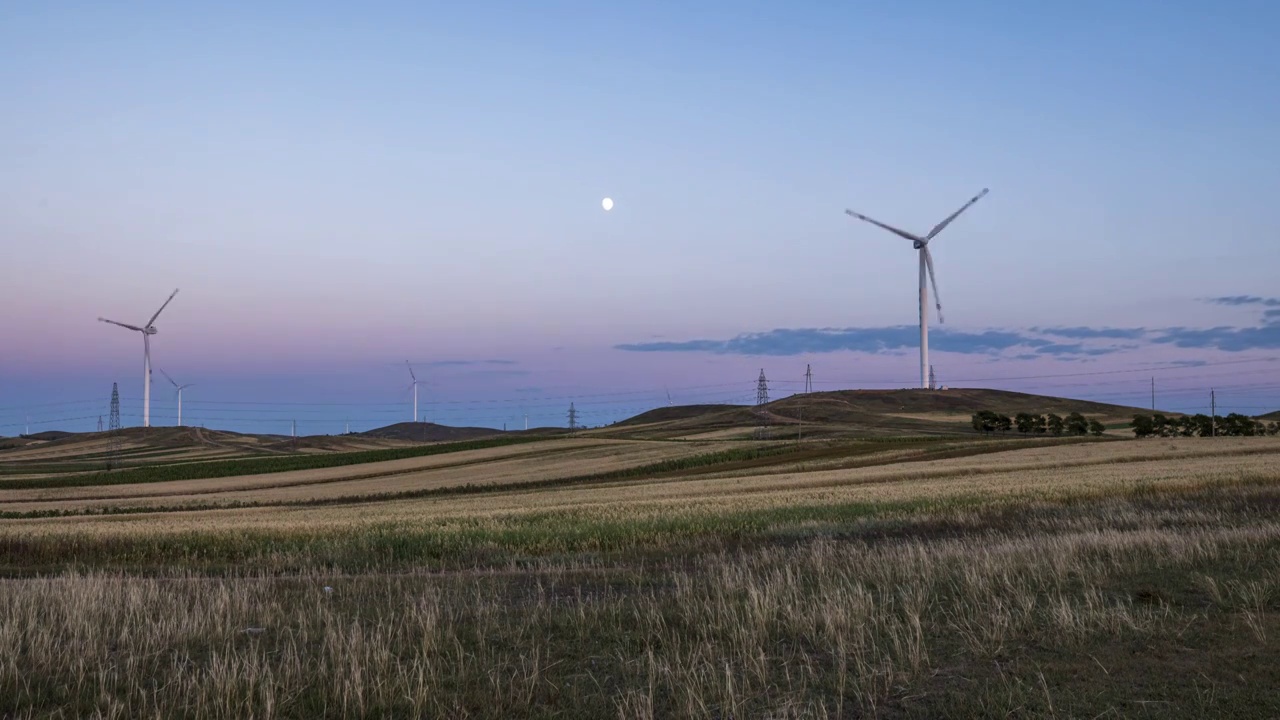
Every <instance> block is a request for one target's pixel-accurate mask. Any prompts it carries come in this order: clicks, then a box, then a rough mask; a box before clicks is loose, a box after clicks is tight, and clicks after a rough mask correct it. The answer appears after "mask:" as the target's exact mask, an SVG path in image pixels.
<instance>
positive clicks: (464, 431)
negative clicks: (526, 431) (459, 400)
mask: <svg viewBox="0 0 1280 720" xmlns="http://www.w3.org/2000/svg"><path fill="white" fill-rule="evenodd" d="M355 434H356V435H358V436H360V437H367V438H377V439H379V440H408V441H411V442H457V441H459V440H475V439H478V438H485V437H493V436H494V435H501V434H503V433H502V431H501V430H495V429H493V428H482V427H452V426H450V425H437V424H436V423H429V422H405V423H396V424H394V425H387V426H386V427H380V428H377V429H374V430H367V431H365V432H362V433H355Z"/></svg>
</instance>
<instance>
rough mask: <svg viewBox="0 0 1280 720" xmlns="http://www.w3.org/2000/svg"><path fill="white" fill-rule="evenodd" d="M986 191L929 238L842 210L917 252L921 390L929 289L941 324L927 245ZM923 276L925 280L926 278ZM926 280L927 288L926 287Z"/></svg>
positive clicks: (924, 377)
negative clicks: (887, 232) (885, 231)
mask: <svg viewBox="0 0 1280 720" xmlns="http://www.w3.org/2000/svg"><path fill="white" fill-rule="evenodd" d="M987 190H988V189H987V188H983V189H982V192H980V193H978V194H977V195H974V196H973V197H972V198H971V199H970V200H969V202H967V203H965V204H964V205H962V206H961V207H960V209H959V210H957V211H955V212H953V213H951V215H950V216H948V217H947V219H946V220H943V221H942V222H940V223H938V224H937V225H935V226H934V227H933V229H932V230H930V231H929V234H928V235H924V236H921V235H915V234H912V233H909V232H907V231H906V230H901V229H899V228H896V227H894V226H892V225H886V224H885V223H882V222H880V221H879V220H873V219H871V218H869V217H867V216H866V215H863V214H861V213H856V212H854V211H852V210H845V213H846V214H847V215H850V216H851V217H855V218H857V219H859V220H862V221H864V222H869V223H871V224H872V225H875V226H876V227H879V228H881V229H884V230H888V231H889V232H891V233H893V234H894V235H897V236H899V237H902V238H906V239H907V240H910V241H911V246H912V247H914V248H915V249H916V250H918V251H919V254H920V387H921V388H924V389H928V387H929V285H933V299H934V306H935V307H936V308H937V309H938V322H939V323H941V322H942V321H943V320H942V300H941V298H939V297H938V280H937V278H936V277H934V274H933V254H932V253H930V252H929V241H930V240H932V239H934V238H935V237H937V236H938V233H940V232H942V231H943V229H945V228H946V227H947V226H948V225H950V224H951V221H952V220H955V219H956V218H958V217H960V213H962V212H964V211H965V210H968V209H969V206H971V205H973V204H974V203H976V202H978V201H979V200H981V199H982V196H984V195H986V194H987ZM926 275H927V276H928V277H927V278H926ZM926 279H927V280H928V284H926V283H925V281H926Z"/></svg>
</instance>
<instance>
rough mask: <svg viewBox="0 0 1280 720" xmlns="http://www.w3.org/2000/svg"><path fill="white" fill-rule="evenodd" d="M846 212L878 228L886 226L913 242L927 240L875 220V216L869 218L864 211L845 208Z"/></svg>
mask: <svg viewBox="0 0 1280 720" xmlns="http://www.w3.org/2000/svg"><path fill="white" fill-rule="evenodd" d="M844 212H845V214H846V215H848V216H850V217H856V218H858V219H859V220H862V221H863V222H869V223H871V224H872V225H875V226H876V227H878V228H884V229H885V230H888V231H889V232H891V233H893V234H894V235H897V236H899V237H904V238H906V239H908V240H910V241H911V242H918V243H923V242H926V241H925V239H924V238H922V237H920V236H919V235H912V234H911V233H909V232H907V231H906V230H901V229H899V228H896V227H894V226H892V225H886V224H884V223H882V222H880V221H879V220H875V219H873V218H869V217H867V216H866V215H863V214H862V213H856V212H854V211H852V210H845V211H844Z"/></svg>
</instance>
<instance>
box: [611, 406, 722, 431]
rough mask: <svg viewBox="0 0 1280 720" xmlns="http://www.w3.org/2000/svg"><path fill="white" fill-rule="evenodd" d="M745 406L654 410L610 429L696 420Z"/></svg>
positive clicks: (671, 407) (617, 423)
mask: <svg viewBox="0 0 1280 720" xmlns="http://www.w3.org/2000/svg"><path fill="white" fill-rule="evenodd" d="M745 407H746V406H745V405H672V406H668V407H660V408H655V409H653V410H649V411H646V412H642V413H640V414H639V415H636V416H634V417H629V418H627V419H626V420H619V421H618V422H616V423H614V424H613V425H612V427H628V426H632V425H647V424H649V423H658V422H670V421H672V420H684V419H687V418H696V417H701V416H703V415H708V414H711V413H716V412H723V411H726V410H740V409H743V408H745Z"/></svg>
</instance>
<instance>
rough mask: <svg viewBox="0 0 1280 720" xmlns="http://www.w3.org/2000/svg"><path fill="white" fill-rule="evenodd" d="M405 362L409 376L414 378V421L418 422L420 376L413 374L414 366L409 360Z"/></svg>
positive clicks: (412, 385)
mask: <svg viewBox="0 0 1280 720" xmlns="http://www.w3.org/2000/svg"><path fill="white" fill-rule="evenodd" d="M404 364H405V365H406V366H407V367H408V368H409V377H411V378H413V382H412V383H411V384H410V385H411V387H412V388H413V422H418V376H417V375H414V374H413V366H412V365H410V364H409V361H408V360H405V361H404Z"/></svg>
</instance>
